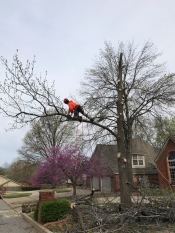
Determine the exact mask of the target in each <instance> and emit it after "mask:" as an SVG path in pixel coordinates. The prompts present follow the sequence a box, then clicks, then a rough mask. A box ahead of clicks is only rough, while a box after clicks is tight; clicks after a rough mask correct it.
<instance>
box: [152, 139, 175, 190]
mask: <svg viewBox="0 0 175 233" xmlns="http://www.w3.org/2000/svg"><path fill="white" fill-rule="evenodd" d="M155 162H156V165H157V170H158V178H159V185H160V187H162V188H170V185H172V186H174V185H175V136H170V137H169V138H168V139H167V141H166V142H165V144H164V146H163V147H162V149H161V150H160V152H159V153H158V155H157V157H156V160H155Z"/></svg>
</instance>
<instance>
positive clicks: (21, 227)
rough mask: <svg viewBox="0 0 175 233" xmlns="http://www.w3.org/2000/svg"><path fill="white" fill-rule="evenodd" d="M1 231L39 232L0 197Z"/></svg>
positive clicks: (3, 232) (6, 232) (5, 232)
mask: <svg viewBox="0 0 175 233" xmlns="http://www.w3.org/2000/svg"><path fill="white" fill-rule="evenodd" d="M0 232H2V233H10V232H12V233H38V231H36V229H35V228H34V227H33V226H31V225H30V224H29V223H28V222H27V221H26V220H24V219H23V218H22V217H21V216H20V214H19V213H18V212H16V211H15V210H14V209H12V208H11V207H10V206H8V205H7V204H6V203H5V202H4V201H3V199H0Z"/></svg>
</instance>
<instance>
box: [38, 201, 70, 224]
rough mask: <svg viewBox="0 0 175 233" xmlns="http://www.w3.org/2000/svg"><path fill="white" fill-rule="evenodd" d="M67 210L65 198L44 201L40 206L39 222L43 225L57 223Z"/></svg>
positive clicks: (67, 205)
mask: <svg viewBox="0 0 175 233" xmlns="http://www.w3.org/2000/svg"><path fill="white" fill-rule="evenodd" d="M69 209H70V203H69V201H68V200H67V199H65V198H61V199H55V200H54V201H45V202H43V203H42V204H41V220H42V222H43V223H46V222H52V221H57V220H58V219H60V218H62V217H63V216H64V215H65V214H66V213H67V212H68V211H69Z"/></svg>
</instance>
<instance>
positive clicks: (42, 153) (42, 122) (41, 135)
mask: <svg viewBox="0 0 175 233" xmlns="http://www.w3.org/2000/svg"><path fill="white" fill-rule="evenodd" d="M49 112H51V111H49ZM30 126H31V129H30V131H29V132H27V134H26V135H25V137H24V139H23V145H22V147H21V149H19V150H18V153H19V154H20V155H22V156H23V158H24V159H26V160H28V161H33V162H39V161H40V160H41V159H42V158H46V157H47V156H48V153H47V150H48V148H51V147H55V146H60V145H63V144H65V143H70V142H71V141H72V142H74V143H75V136H74V135H75V132H74V125H73V122H69V123H67V122H62V119H61V117H60V116H58V115H53V116H51V117H44V118H40V119H39V120H35V121H33V122H32V123H31V125H30Z"/></svg>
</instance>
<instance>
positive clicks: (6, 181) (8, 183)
mask: <svg viewBox="0 0 175 233" xmlns="http://www.w3.org/2000/svg"><path fill="white" fill-rule="evenodd" d="M1 185H3V186H5V187H7V186H21V184H20V183H18V182H15V181H13V180H10V179H8V178H6V177H5V176H1V175H0V186H1Z"/></svg>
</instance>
